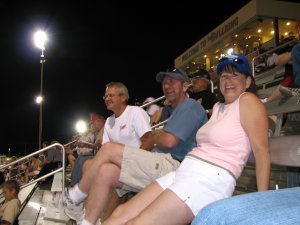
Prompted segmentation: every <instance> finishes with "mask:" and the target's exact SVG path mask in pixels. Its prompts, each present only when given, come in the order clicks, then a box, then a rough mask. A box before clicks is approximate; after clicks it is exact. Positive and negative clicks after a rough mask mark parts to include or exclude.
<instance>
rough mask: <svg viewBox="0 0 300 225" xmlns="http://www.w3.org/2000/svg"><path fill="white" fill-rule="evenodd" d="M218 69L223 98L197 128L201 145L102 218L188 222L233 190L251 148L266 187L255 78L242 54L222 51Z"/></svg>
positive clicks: (266, 158)
mask: <svg viewBox="0 0 300 225" xmlns="http://www.w3.org/2000/svg"><path fill="white" fill-rule="evenodd" d="M217 74H218V75H219V78H220V79H219V91H220V95H219V96H220V100H219V102H218V103H216V104H215V106H214V108H213V114H212V116H211V118H210V120H209V121H208V122H207V123H206V124H205V125H204V126H202V127H201V128H200V129H199V130H198V132H197V136H196V137H197V147H196V148H194V149H193V150H192V151H191V152H190V153H189V154H188V155H187V156H186V157H185V159H184V160H183V162H182V163H181V165H180V167H179V168H178V169H177V170H176V171H174V172H171V173H169V174H167V175H166V176H163V177H161V178H159V179H157V180H156V182H153V183H152V184H150V185H148V186H147V187H146V188H145V189H144V190H142V191H141V192H140V193H139V194H137V195H136V196H135V197H134V198H132V199H131V200H130V201H128V202H127V203H125V204H124V205H122V206H120V207H119V208H117V209H116V211H115V212H114V213H113V214H112V216H111V217H110V218H108V220H107V221H104V223H103V224H125V223H126V224H160V225H164V224H170V225H174V224H189V223H190V222H191V221H192V220H193V218H194V217H195V215H197V213H198V212H199V211H200V210H201V209H202V208H203V207H204V206H206V205H208V204H209V203H211V202H215V201H217V200H220V199H224V198H228V197H230V196H231V195H232V193H233V191H234V188H235V185H236V180H237V179H238V178H239V176H240V174H241V172H242V170H243V168H244V166H245V164H246V163H247V160H248V156H249V154H250V152H251V151H253V153H254V156H255V160H256V177H257V189H258V191H265V190H268V188H269V176H270V155H269V151H268V117H267V113H266V109H265V107H264V105H263V104H262V102H261V101H260V100H259V99H258V98H257V96H256V95H255V94H253V93H251V92H253V90H254V87H255V84H254V82H253V77H252V76H251V68H250V65H249V63H248V60H247V58H245V57H244V56H242V55H239V54H232V55H228V56H226V57H223V58H221V59H220V61H219V63H218V66H217ZM188 119H189V118H187V120H188ZM128 221H130V222H128ZM127 222H128V223H127Z"/></svg>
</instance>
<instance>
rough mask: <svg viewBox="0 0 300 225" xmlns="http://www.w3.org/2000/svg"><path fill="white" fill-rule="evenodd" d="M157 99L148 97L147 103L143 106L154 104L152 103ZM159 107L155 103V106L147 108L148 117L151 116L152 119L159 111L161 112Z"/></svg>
mask: <svg viewBox="0 0 300 225" xmlns="http://www.w3.org/2000/svg"><path fill="white" fill-rule="evenodd" d="M154 100H155V99H154V98H153V97H148V98H146V99H145V101H144V102H143V105H144V104H147V103H149V102H152V101H154ZM159 108H160V107H159V105H157V104H156V103H153V104H151V105H149V106H147V107H146V108H145V110H146V111H147V113H148V115H149V116H150V118H151V117H152V116H153V114H154V113H155V112H156V111H157V110H159Z"/></svg>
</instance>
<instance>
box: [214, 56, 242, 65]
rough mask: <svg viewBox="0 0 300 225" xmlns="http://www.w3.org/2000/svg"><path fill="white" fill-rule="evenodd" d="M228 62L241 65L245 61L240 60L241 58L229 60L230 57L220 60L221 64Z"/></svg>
mask: <svg viewBox="0 0 300 225" xmlns="http://www.w3.org/2000/svg"><path fill="white" fill-rule="evenodd" d="M228 60H229V61H231V62H233V63H237V64H240V65H242V64H244V61H243V60H241V59H239V58H229V57H223V58H221V59H220V60H219V63H221V62H224V61H228Z"/></svg>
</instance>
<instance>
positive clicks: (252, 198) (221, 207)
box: [192, 187, 300, 225]
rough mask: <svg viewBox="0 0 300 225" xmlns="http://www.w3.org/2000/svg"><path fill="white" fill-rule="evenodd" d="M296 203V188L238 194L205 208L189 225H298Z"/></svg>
mask: <svg viewBox="0 0 300 225" xmlns="http://www.w3.org/2000/svg"><path fill="white" fill-rule="evenodd" d="M299 202H300V188H299V187H295V188H285V189H280V190H273V191H266V192H256V193H249V194H243V195H238V196H234V197H232V198H228V199H224V200H220V201H217V202H214V203H212V204H210V205H208V206H206V207H205V208H203V209H202V210H201V211H200V212H199V213H198V215H197V216H196V218H195V219H194V221H193V223H192V225H221V224H238V225H249V224H274V225H275V224H284V225H292V224H299V221H300V204H299ZM216 212H217V213H216Z"/></svg>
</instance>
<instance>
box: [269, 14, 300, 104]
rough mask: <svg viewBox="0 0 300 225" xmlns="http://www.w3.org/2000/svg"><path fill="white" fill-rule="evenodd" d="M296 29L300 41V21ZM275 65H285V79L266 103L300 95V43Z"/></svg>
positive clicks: (278, 59)
mask: <svg viewBox="0 0 300 225" xmlns="http://www.w3.org/2000/svg"><path fill="white" fill-rule="evenodd" d="M296 29H297V31H298V35H297V37H298V40H300V20H299V21H298V23H297V25H296ZM275 64H276V65H285V78H284V79H283V81H282V82H281V83H280V85H279V86H278V87H277V89H275V91H274V92H273V93H272V94H271V95H270V96H269V97H268V98H266V99H265V100H264V102H266V101H273V100H277V99H281V98H283V97H285V96H293V95H299V94H300V43H297V44H296V45H294V46H293V47H292V48H291V50H290V49H287V50H286V52H284V53H282V54H280V55H278V56H277V58H276V59H275Z"/></svg>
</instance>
